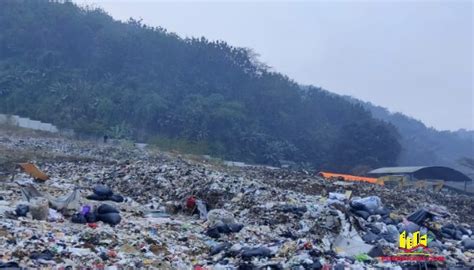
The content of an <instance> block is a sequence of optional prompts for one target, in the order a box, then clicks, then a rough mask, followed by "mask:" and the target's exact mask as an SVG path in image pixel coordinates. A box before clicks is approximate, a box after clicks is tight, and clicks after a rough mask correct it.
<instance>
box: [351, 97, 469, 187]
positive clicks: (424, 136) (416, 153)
mask: <svg viewBox="0 0 474 270" xmlns="http://www.w3.org/2000/svg"><path fill="white" fill-rule="evenodd" d="M345 98H346V99H348V100H350V101H351V102H353V103H356V104H361V105H362V106H363V107H364V108H366V109H367V110H368V111H370V112H371V113H372V115H373V116H374V117H375V118H377V119H380V120H383V121H386V122H388V123H391V124H393V125H394V126H395V127H396V128H397V130H398V131H399V133H400V137H399V140H400V144H401V146H402V151H401V153H400V156H399V159H398V161H397V163H398V164H399V165H401V166H417V165H442V166H449V167H454V168H456V169H458V170H461V171H463V172H464V173H466V174H468V175H470V176H471V178H474V171H473V170H472V169H470V168H469V167H468V166H464V165H462V164H463V162H462V160H463V159H465V158H470V159H474V131H472V130H463V129H461V130H458V131H439V130H436V129H434V128H429V127H427V126H426V125H425V124H423V123H422V122H421V121H419V120H416V119H413V118H411V117H408V116H406V115H404V114H401V113H391V112H389V111H388V110H387V109H385V108H383V107H380V106H376V105H373V104H371V103H370V102H363V101H360V100H357V99H354V98H351V97H345Z"/></svg>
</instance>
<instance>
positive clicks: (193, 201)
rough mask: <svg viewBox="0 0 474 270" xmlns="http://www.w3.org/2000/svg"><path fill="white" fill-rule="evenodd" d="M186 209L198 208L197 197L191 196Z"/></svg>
mask: <svg viewBox="0 0 474 270" xmlns="http://www.w3.org/2000/svg"><path fill="white" fill-rule="evenodd" d="M186 207H187V208H188V209H194V207H196V197H194V196H189V198H188V199H187V200H186Z"/></svg>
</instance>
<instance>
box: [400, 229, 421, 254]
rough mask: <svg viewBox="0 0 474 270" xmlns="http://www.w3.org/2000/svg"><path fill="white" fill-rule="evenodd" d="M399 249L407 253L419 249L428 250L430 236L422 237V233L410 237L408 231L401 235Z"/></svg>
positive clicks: (415, 233) (418, 232)
mask: <svg viewBox="0 0 474 270" xmlns="http://www.w3.org/2000/svg"><path fill="white" fill-rule="evenodd" d="M398 247H399V248H400V249H401V250H403V251H404V252H405V253H410V252H414V251H416V250H418V249H419V248H422V249H427V248H428V235H426V234H423V235H421V233H420V231H417V232H414V233H413V234H412V236H411V237H410V236H409V235H407V232H406V231H403V232H402V233H401V234H400V238H399V241H398Z"/></svg>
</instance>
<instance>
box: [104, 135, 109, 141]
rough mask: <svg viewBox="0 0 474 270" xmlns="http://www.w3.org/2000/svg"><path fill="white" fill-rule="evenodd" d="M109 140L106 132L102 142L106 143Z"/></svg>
mask: <svg viewBox="0 0 474 270" xmlns="http://www.w3.org/2000/svg"><path fill="white" fill-rule="evenodd" d="M108 140H109V136H107V134H105V135H104V143H107V141H108Z"/></svg>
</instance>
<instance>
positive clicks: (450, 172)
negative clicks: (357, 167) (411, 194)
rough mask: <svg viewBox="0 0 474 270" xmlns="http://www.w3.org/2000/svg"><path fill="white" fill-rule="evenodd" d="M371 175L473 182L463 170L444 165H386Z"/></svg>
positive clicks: (371, 172) (373, 171)
mask: <svg viewBox="0 0 474 270" xmlns="http://www.w3.org/2000/svg"><path fill="white" fill-rule="evenodd" d="M368 174H369V175H371V176H375V177H380V176H384V175H404V176H407V177H408V178H409V179H410V180H444V181H446V182H472V179H471V178H469V177H468V176H467V175H465V174H463V173H462V172H460V171H458V170H455V169H452V168H448V167H443V166H416V167H384V168H379V169H375V170H372V171H370V172H369V173H368Z"/></svg>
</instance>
